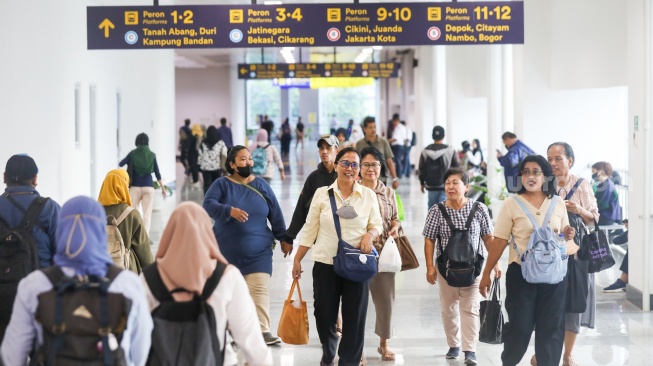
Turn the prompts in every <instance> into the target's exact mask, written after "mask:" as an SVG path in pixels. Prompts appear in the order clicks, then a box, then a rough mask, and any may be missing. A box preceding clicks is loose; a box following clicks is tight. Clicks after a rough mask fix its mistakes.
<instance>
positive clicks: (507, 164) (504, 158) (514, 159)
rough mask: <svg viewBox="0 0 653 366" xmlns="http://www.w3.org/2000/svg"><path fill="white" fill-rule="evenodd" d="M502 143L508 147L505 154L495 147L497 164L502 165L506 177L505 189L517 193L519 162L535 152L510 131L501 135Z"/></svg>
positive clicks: (518, 188) (518, 189)
mask: <svg viewBox="0 0 653 366" xmlns="http://www.w3.org/2000/svg"><path fill="white" fill-rule="evenodd" d="M501 139H502V140H503V144H504V145H505V146H506V149H508V152H507V153H506V155H503V154H501V151H499V149H497V159H498V160H499V164H501V166H502V167H503V175H504V176H505V178H506V189H507V190H508V192H510V193H517V192H519V191H520V187H519V183H521V182H520V181H519V179H518V178H517V177H518V176H519V172H518V171H517V169H518V167H519V163H520V162H521V161H522V160H523V159H524V158H525V157H527V156H528V155H533V154H535V152H534V151H533V150H532V149H531V148H530V147H528V146H526V144H524V143H523V142H521V140H518V139H517V135H515V134H514V133H512V132H505V133H504V134H503V135H501Z"/></svg>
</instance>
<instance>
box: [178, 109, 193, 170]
mask: <svg viewBox="0 0 653 366" xmlns="http://www.w3.org/2000/svg"><path fill="white" fill-rule="evenodd" d="M192 135H193V132H192V131H191V129H190V119H188V118H186V119H185V120H184V125H183V126H181V127H180V128H179V148H178V149H179V154H180V155H179V161H181V165H183V166H184V174H185V175H186V176H187V177H188V176H189V175H190V165H189V164H188V138H189V137H190V136H192Z"/></svg>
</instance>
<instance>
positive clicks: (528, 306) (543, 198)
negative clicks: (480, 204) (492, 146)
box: [479, 155, 578, 366]
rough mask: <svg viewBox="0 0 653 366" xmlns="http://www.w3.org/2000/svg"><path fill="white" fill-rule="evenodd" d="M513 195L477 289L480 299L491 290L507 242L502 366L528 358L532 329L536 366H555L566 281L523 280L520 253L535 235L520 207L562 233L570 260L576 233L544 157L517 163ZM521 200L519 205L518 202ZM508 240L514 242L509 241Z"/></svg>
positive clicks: (497, 227)
mask: <svg viewBox="0 0 653 366" xmlns="http://www.w3.org/2000/svg"><path fill="white" fill-rule="evenodd" d="M517 177H518V179H519V181H520V182H521V187H518V188H519V190H518V191H517V195H516V196H513V197H509V198H508V199H507V200H506V202H505V203H504V205H503V207H502V209H501V211H500V212H499V215H498V216H497V222H496V225H495V227H494V239H493V240H492V244H491V245H490V248H488V251H489V255H488V261H487V263H486V266H485V270H484V271H483V278H482V279H481V283H480V285H479V290H480V291H481V295H483V296H485V295H486V294H487V292H488V290H489V288H490V282H491V279H490V271H491V270H492V268H493V267H494V265H495V264H496V263H497V261H498V260H499V258H501V255H502V254H503V251H504V250H505V248H506V246H508V240H511V245H510V256H509V259H508V263H509V265H508V270H507V271H506V311H507V312H508V318H509V319H510V323H508V324H507V326H506V327H504V329H503V353H502V354H501V360H502V362H503V365H504V366H516V365H517V364H519V362H520V361H521V359H522V357H524V354H525V353H526V349H527V348H528V343H529V342H530V339H531V334H532V333H533V329H535V353H536V354H537V363H538V364H539V365H546V366H549V365H558V364H559V362H560V356H561V355H562V345H563V341H564V337H565V326H564V324H565V291H566V282H565V281H564V280H563V281H561V282H559V283H556V284H546V283H530V282H527V281H526V280H525V279H524V277H523V276H522V271H521V259H520V256H519V254H518V253H517V251H515V249H514V247H515V246H516V247H518V249H519V253H524V252H525V251H526V248H527V246H528V242H529V239H530V237H531V234H532V233H533V230H534V228H533V224H532V223H531V221H530V219H529V218H528V216H527V215H526V213H525V212H524V210H522V208H521V206H522V205H523V206H524V207H525V208H526V209H527V210H528V212H529V213H530V215H531V216H532V217H533V218H534V219H535V221H536V222H537V223H538V226H542V225H548V226H549V227H550V228H551V229H553V230H554V231H555V232H558V233H563V234H564V236H565V239H566V240H567V244H566V253H567V254H568V255H571V254H574V253H576V251H578V246H577V245H576V244H574V242H573V237H574V235H575V231H574V229H572V228H571V226H569V219H568V217H567V209H566V208H565V203H564V202H563V200H562V199H560V198H559V197H558V196H557V193H556V192H557V189H556V183H555V175H554V174H553V170H552V168H551V165H550V164H549V163H548V162H547V161H546V159H545V158H544V157H543V156H540V155H529V156H527V157H526V158H524V159H523V160H522V161H521V163H519V169H518V176H517ZM518 201H519V202H518ZM551 205H555V206H554V207H553V209H552V210H553V211H552V214H551V218H550V220H549V222H548V223H545V222H544V219H545V216H546V214H547V212H548V211H549V208H550V207H551ZM511 238H512V239H511Z"/></svg>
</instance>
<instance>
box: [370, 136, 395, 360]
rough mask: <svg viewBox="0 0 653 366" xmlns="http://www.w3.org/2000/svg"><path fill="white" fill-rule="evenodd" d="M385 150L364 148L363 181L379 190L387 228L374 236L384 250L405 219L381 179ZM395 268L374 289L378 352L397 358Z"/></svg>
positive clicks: (378, 278)
mask: <svg viewBox="0 0 653 366" xmlns="http://www.w3.org/2000/svg"><path fill="white" fill-rule="evenodd" d="M384 160H385V159H384V158H383V154H381V152H380V151H379V150H377V149H375V148H373V147H371V146H370V147H366V148H364V149H363V150H362V151H361V173H360V175H361V180H360V183H361V185H363V186H365V187H367V188H369V189H371V190H373V191H374V193H376V198H377V199H378V200H379V211H380V213H381V219H382V220H383V232H381V235H379V236H378V237H377V238H376V240H374V247H375V248H376V250H377V251H378V252H379V253H381V251H382V250H383V245H384V244H385V241H386V240H387V239H388V238H389V237H393V238H395V239H397V238H398V234H399V228H401V222H400V221H399V217H398V212H397V202H396V199H395V191H394V190H393V189H392V188H390V187H387V186H386V185H385V184H383V182H381V181H380V180H379V177H380V176H382V175H384V174H385V171H386V166H385V163H384ZM395 275H396V273H394V272H380V273H378V274H377V275H376V276H374V278H372V280H371V282H370V293H371V294H372V301H373V302H374V309H375V310H376V328H375V330H374V332H375V333H376V335H378V336H379V337H380V338H381V342H380V344H379V348H378V349H377V350H378V352H379V353H380V354H381V360H382V361H394V360H395V354H394V352H392V351H391V350H390V347H389V345H388V340H389V339H390V338H392V308H393V307H394V302H395Z"/></svg>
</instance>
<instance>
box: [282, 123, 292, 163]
mask: <svg viewBox="0 0 653 366" xmlns="http://www.w3.org/2000/svg"><path fill="white" fill-rule="evenodd" d="M291 139H292V131H291V130H290V123H289V122H288V117H286V119H285V120H284V121H283V123H282V124H281V139H280V140H281V155H284V156H288V154H289V153H290V140H291Z"/></svg>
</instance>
